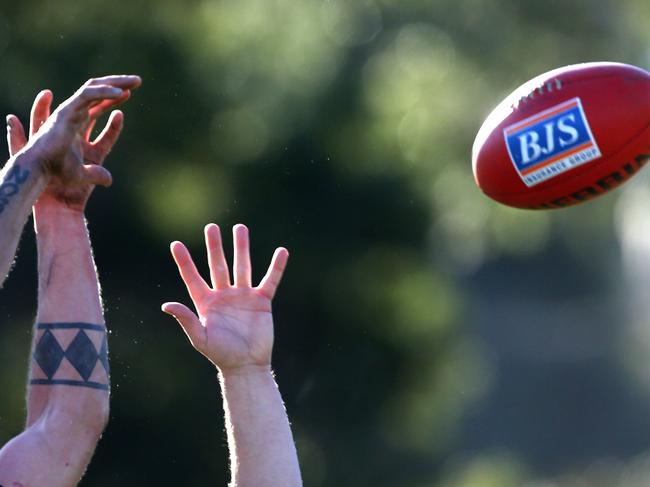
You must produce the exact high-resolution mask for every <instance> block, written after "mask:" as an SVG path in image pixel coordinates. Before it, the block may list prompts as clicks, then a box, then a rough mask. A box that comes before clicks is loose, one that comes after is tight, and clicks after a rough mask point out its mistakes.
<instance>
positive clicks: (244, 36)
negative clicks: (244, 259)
mask: <svg viewBox="0 0 650 487" xmlns="http://www.w3.org/2000/svg"><path fill="white" fill-rule="evenodd" d="M4 3H5V4H3V7H2V9H1V11H0V61H1V62H2V67H3V76H2V77H0V108H2V110H3V112H4V113H9V112H13V113H17V114H19V115H20V116H21V118H22V119H23V120H26V118H27V116H28V113H29V107H30V105H31V101H32V99H33V97H34V95H35V94H36V93H37V91H38V90H40V89H42V88H45V87H47V88H51V89H52V90H53V91H54V93H55V96H56V97H57V100H59V101H60V100H63V99H64V98H65V97H67V96H68V95H69V94H70V93H71V92H72V91H73V90H74V89H76V87H77V86H78V85H79V84H80V83H81V82H83V81H84V80H85V79H87V78H89V77H91V76H96V75H102V74H108V73H137V74H140V75H141V76H142V77H143V79H144V85H143V87H142V88H141V89H140V90H139V91H138V92H136V93H134V96H133V99H132V100H131V101H129V102H128V104H127V105H125V107H124V111H125V113H126V126H125V132H124V134H123V136H122V140H121V141H120V143H119V144H118V146H117V147H116V149H115V150H114V153H113V155H112V156H111V157H110V159H109V161H108V164H109V165H110V169H111V170H112V172H113V174H114V179H115V184H114V186H113V187H112V188H111V189H110V190H108V191H106V190H101V189H100V190H97V192H96V194H95V195H94V196H93V199H92V201H91V205H90V208H89V211H88V216H89V220H90V226H91V231H92V236H93V240H94V246H95V253H96V258H97V263H98V267H99V270H100V275H101V278H102V285H103V289H104V298H105V303H106V315H107V320H108V323H109V326H110V327H111V328H112V334H111V359H112V369H113V379H112V380H113V402H112V415H111V416H112V419H111V423H110V425H109V427H108V429H107V431H106V433H105V435H104V438H103V440H102V441H101V443H100V445H99V448H98V450H97V453H96V455H95V459H94V461H93V463H92V465H91V467H90V469H89V471H88V474H87V476H86V478H85V479H84V481H83V482H82V485H88V486H90V485H93V486H99V487H101V486H109V485H111V486H113V485H120V486H124V487H128V486H136V485H137V486H143V485H156V486H157V485H225V484H226V483H227V479H228V471H227V452H226V448H225V434H224V432H223V426H222V411H221V410H220V406H219V404H220V400H219V391H218V386H217V382H216V378H215V375H216V374H215V372H214V371H213V370H212V369H211V368H210V366H209V365H208V364H207V362H205V360H204V359H203V358H202V357H199V356H198V354H196V353H195V352H194V351H193V350H191V348H190V346H189V345H188V344H187V343H186V340H185V337H184V336H183V335H182V333H181V332H180V330H178V329H177V327H176V325H175V324H174V323H173V322H172V321H171V320H170V319H169V318H168V317H166V316H163V315H162V314H161V313H160V312H159V305H160V303H162V302H163V301H165V300H168V299H172V298H174V299H185V300H186V298H185V291H184V289H183V288H182V286H181V284H180V281H179V279H178V277H177V275H176V272H175V269H174V267H173V265H172V263H171V260H170V258H169V256H168V255H167V243H168V242H169V241H171V240H173V239H179V240H183V241H185V242H187V243H188V244H189V245H190V247H191V248H192V250H193V251H194V253H195V254H196V255H197V256H199V257H198V259H199V261H200V262H201V263H202V264H203V265H204V269H205V259H204V258H203V257H202V253H203V250H202V243H201V239H202V231H201V229H202V226H203V225H204V224H205V223H207V222H209V221H215V222H218V223H219V224H220V225H221V226H222V227H223V228H226V227H228V226H230V225H232V224H234V223H237V222H239V221H243V222H245V223H247V224H248V225H249V226H250V227H251V229H252V232H253V259H254V264H256V266H257V271H258V273H261V270H262V269H263V268H264V266H265V264H266V262H267V260H268V259H269V258H270V256H271V254H272V251H273V248H274V247H275V246H277V245H286V246H287V247H288V248H289V249H290V250H291V251H292V257H291V261H290V264H289V269H288V272H287V275H286V278H285V282H284V283H283V286H282V288H281V290H280V292H279V295H278V297H277V302H276V304H275V314H276V326H277V333H276V336H277V338H276V347H275V359H274V363H275V368H276V371H277V376H278V380H279V383H280V387H281V389H282V391H283V395H284V397H285V400H286V402H287V408H288V411H289V414H290V416H291V419H292V422H293V428H294V433H295V436H296V440H297V444H298V449H299V453H300V456H301V463H302V467H303V474H304V478H305V485H309V486H337V487H338V486H360V485H373V486H377V487H380V486H397V485H399V486H404V487H406V486H414V487H419V486H427V487H428V486H441V487H493V486H499V487H509V486H515V485H524V484H525V485H527V486H529V487H533V486H536V487H539V486H542V485H544V486H547V485H548V486H551V485H552V486H556V485H557V486H578V485H584V484H583V483H581V482H583V481H588V480H589V479H595V478H600V479H603V478H608V479H614V480H611V482H609V483H608V484H606V485H610V486H611V485H625V486H628V485H629V486H632V485H642V484H643V485H647V481H648V479H650V477H649V476H648V473H647V472H648V471H650V469H648V468H647V460H645V458H646V457H645V456H644V455H646V453H644V452H645V451H647V450H648V449H650V424H648V420H647V418H645V416H647V415H646V414H645V411H646V410H647V406H648V394H647V390H646V389H643V388H642V387H641V386H639V385H638V384H637V385H629V386H628V385H626V384H627V382H626V380H627V379H625V377H626V375H625V372H624V371H623V369H624V367H623V366H621V365H620V363H619V358H618V357H619V355H618V354H620V353H621V350H619V349H617V348H616V343H617V342H619V341H620V340H621V337H620V332H619V331H618V330H620V329H621V328H622V327H621V326H618V322H619V321H621V316H622V315H623V312H622V310H621V307H622V306H623V304H621V302H620V301H621V297H620V294H617V291H616V290H617V288H618V287H619V284H620V282H621V279H622V277H621V273H622V270H621V269H620V257H619V254H618V253H617V249H618V247H617V243H616V239H615V234H614V226H613V225H612V207H613V205H614V202H615V200H616V196H613V195H610V196H607V197H604V198H602V199H601V200H598V201H595V202H593V203H589V204H588V205H584V206H583V207H577V208H572V209H568V210H564V211H561V212H552V213H546V212H523V211H517V210H512V209H508V208H505V207H501V206H498V205H497V204H495V203H492V202H491V201H489V200H488V199H487V198H486V197H484V196H483V195H482V194H480V192H479V191H478V189H477V188H476V187H475V185H474V182H473V178H472V174H471V167H470V152H471V145H472V141H473V138H474V136H475V134H476V132H477V130H478V128H479V126H480V124H481V121H482V120H483V119H484V117H485V116H486V115H487V114H488V113H489V111H490V110H491V108H492V107H493V106H495V105H496V104H497V103H498V102H499V101H500V100H501V99H502V98H503V97H504V96H505V95H506V94H507V93H509V92H510V91H511V90H512V89H514V88H515V87H516V86H518V85H519V84H521V83H522V82H524V81H526V80H527V79H529V78H531V77H532V76H534V75H536V74H539V73H541V72H543V71H546V70H549V69H552V68H555V67H557V66H561V65H565V64H570V63H577V62H583V61H591V60H615V61H621V62H629V63H632V64H637V65H641V66H644V67H646V68H647V67H648V65H649V63H650V30H648V28H647V20H648V19H649V18H650V4H649V3H648V2H647V1H645V0H625V1H614V0H601V1H599V2H593V1H588V0H572V1H568V2H567V1H561V0H549V1H546V2H538V1H532V0H531V1H519V0H500V1H487V0H435V1H426V2H425V1H420V0H401V1H399V2H398V1H392V0H355V1H346V0H304V1H301V2H296V1H289V0H239V1H234V0H186V1H183V2H178V1H172V0H158V1H155V2H154V1H152V0H132V1H130V2H128V4H126V3H122V4H119V5H118V4H108V3H106V2H104V1H98V0H87V1H84V2H74V1H71V0H62V1H59V2H47V1H44V0H43V1H39V0H30V1H27V2H13V3H11V2H4ZM34 253H35V252H34V243H33V238H32V236H31V235H30V232H26V235H25V237H24V239H23V243H22V248H21V251H20V255H19V258H18V260H17V266H16V267H17V269H16V270H15V271H14V272H13V274H12V276H11V277H10V279H9V281H8V283H7V285H6V287H5V289H4V290H3V293H2V295H0V316H1V317H2V319H1V321H2V331H1V333H2V339H1V340H0V360H1V362H0V390H1V391H2V398H3V400H2V404H1V405H0V442H2V441H6V440H7V439H8V438H10V437H11V436H13V435H15V434H16V433H17V432H18V431H20V429H21V426H22V416H23V410H24V405H23V400H22V396H23V391H24V378H25V374H26V372H25V369H24V368H23V367H22V365H23V364H26V363H27V358H26V357H27V353H28V345H29V330H30V326H31V320H32V318H33V315H34V309H35V290H34V288H35V277H34V274H35V271H34V269H35V258H34ZM586 297H588V299H587V298H586ZM576 303H577V304H576ZM598 303H604V304H603V305H602V307H601V304H598ZM582 321H585V323H584V324H582V325H576V323H580V322H582ZM553 323H555V324H553ZM572 339H575V340H573V341H572ZM564 343H568V344H569V345H567V349H566V350H565V349H563V348H561V347H560V346H559V345H558V344H564ZM527 347H528V348H527ZM594 350H596V352H594ZM547 352H548V353H547ZM623 355H625V352H624V351H623ZM549 357H551V358H549ZM558 357H559V358H558ZM576 388H578V389H580V392H579V393H577V392H575V390H576ZM644 408H645V409H644ZM586 411H589V413H586ZM612 418H618V419H612ZM603 459H605V460H607V461H608V462H610V463H607V464H606V465H605V467H602V468H601V469H600V470H599V469H598V468H597V467H593V468H592V467H590V465H601V464H602V461H605V460H603ZM611 459H614V460H611ZM598 462H601V463H598ZM611 462H614V463H611ZM616 462H619V463H616ZM644 462H645V463H644ZM612 465H614V466H612ZM626 465H629V466H627V467H626ZM594 469H595V470H594ZM603 469H604V470H603ZM602 471H606V475H605V474H603V475H597V474H594V472H602ZM536 479H537V480H536ZM544 479H547V481H548V482H546V481H545V480H544ZM585 479H586V480H585ZM626 479H627V480H626ZM630 479H631V480H630ZM639 479H641V480H639ZM643 479H645V481H644V480H643ZM594 482H595V481H594ZM615 482H620V483H615ZM634 482H640V483H634ZM589 485H596V483H593V482H592V483H590V484H589ZM603 485H605V484H603Z"/></svg>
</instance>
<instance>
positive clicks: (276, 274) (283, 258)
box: [257, 247, 289, 299]
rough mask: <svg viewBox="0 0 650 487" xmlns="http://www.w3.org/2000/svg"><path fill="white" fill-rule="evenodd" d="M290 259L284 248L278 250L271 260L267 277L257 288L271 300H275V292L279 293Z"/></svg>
mask: <svg viewBox="0 0 650 487" xmlns="http://www.w3.org/2000/svg"><path fill="white" fill-rule="evenodd" d="M288 259H289V251H288V250H287V249H285V248H284V247H279V248H277V249H276V250H275V252H274V254H273V258H272V259H271V265H269V269H268V270H267V271H266V275H265V276H264V278H263V279H262V282H260V285H259V286H257V288H258V289H259V290H260V291H262V293H264V295H265V296H266V297H268V298H269V299H273V296H275V291H277V289H278V286H279V285H280V281H281V280H282V274H283V273H284V269H285V267H286V266H287V260H288Z"/></svg>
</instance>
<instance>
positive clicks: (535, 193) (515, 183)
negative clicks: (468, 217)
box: [472, 63, 650, 209]
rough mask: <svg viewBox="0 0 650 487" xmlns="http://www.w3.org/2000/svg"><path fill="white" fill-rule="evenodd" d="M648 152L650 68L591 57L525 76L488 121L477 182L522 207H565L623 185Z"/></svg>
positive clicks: (475, 153)
mask: <svg viewBox="0 0 650 487" xmlns="http://www.w3.org/2000/svg"><path fill="white" fill-rule="evenodd" d="M648 160H650V73H648V72H646V71H644V70H643V69H640V68H637V67H634V66H630V65H626V64H619V63H586V64H578V65H573V66H566V67H564V68H560V69H556V70H553V71H549V72H548V73H545V74H542V75H541V76H538V77H536V78H534V79H532V80H531V81H529V82H527V83H525V84H524V85H522V86H521V87H520V88H518V89H517V90H515V91H514V92H513V93H512V94H511V95H510V96H508V97H507V98H506V99H505V100H504V101H503V102H502V103H501V104H500V105H499V106H497V108H495V109H494V110H493V111H492V113H491V114H490V115H489V116H488V118H487V119H486V120H485V122H484V123H483V126H482V127H481V129H480V130H479V132H478V135H477V136H476V140H475V141H474V147H473V150H472V167H473V170H474V178H475V180H476V183H477V184H478V186H479V187H480V188H481V190H483V192H484V193H485V194H486V195H488V196H489V197H490V198H493V199H495V200H496V201H498V202H500V203H503V204H505V205H509V206H514V207H517V208H529V209H546V208H548V209H550V208H562V207H566V206H570V205H574V204H577V203H581V202H583V201H587V200H590V199H592V198H594V197H597V196H599V195H601V194H603V193H606V192H607V191H609V190H611V189H613V188H615V187H617V186H618V185H620V184H621V183H623V182H625V181H626V180H627V179H629V178H630V177H631V176H633V175H634V174H635V173H636V172H637V171H638V170H639V169H640V168H641V167H642V166H643V165H644V164H645V163H646V162H647V161H648Z"/></svg>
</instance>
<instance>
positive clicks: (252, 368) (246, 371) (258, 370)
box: [217, 364, 273, 379]
mask: <svg viewBox="0 0 650 487" xmlns="http://www.w3.org/2000/svg"><path fill="white" fill-rule="evenodd" d="M217 370H218V371H219V375H220V376H221V377H222V378H224V379H227V378H231V377H233V378H234V377H259V376H265V375H270V376H273V371H272V369H271V364H266V365H258V364H247V365H241V366H238V367H219V366H217Z"/></svg>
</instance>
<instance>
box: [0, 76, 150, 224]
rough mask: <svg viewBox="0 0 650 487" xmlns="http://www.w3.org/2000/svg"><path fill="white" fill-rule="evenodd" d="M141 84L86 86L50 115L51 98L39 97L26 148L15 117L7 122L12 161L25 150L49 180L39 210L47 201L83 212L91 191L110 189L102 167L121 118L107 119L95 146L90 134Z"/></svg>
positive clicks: (121, 79)
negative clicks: (103, 118)
mask: <svg viewBox="0 0 650 487" xmlns="http://www.w3.org/2000/svg"><path fill="white" fill-rule="evenodd" d="M140 83H141V80H140V78H139V77H138V76H107V77H104V78H95V79H91V80H88V81H87V82H86V83H85V84H84V85H83V86H82V87H81V88H79V90H77V92H76V93H75V94H74V95H72V96H71V97H70V98H68V99H67V100H66V101H64V102H63V103H62V104H61V105H59V107H58V108H57V109H56V110H55V111H54V112H53V113H52V114H50V109H51V106H52V98H53V95H52V92H51V91H49V90H44V91H42V92H41V93H39V94H38V96H37V97H36V99H35V100H34V104H33V107H32V112H31V120H30V137H29V142H28V141H27V137H26V135H25V129H24V128H23V125H22V124H21V122H20V120H19V119H18V117H16V116H15V115H9V116H8V117H7V140H8V143H9V151H10V153H11V155H14V154H16V153H17V152H19V151H21V150H23V149H24V150H31V151H33V153H34V154H35V155H36V157H37V158H38V159H39V161H40V162H41V166H42V169H43V171H44V173H45V174H46V175H47V176H48V177H49V183H48V186H47V188H46V189H45V191H44V192H43V194H42V195H41V197H40V198H39V201H38V202H37V205H38V204H42V203H43V202H48V201H49V202H54V203H60V204H64V205H66V206H67V207H70V208H72V209H75V210H79V211H83V209H84V208H85V204H86V202H87V200H88V197H89V196H90V193H91V192H92V189H93V187H94V186H95V185H97V184H99V185H102V186H109V185H110V184H111V175H110V173H109V172H108V171H107V170H106V169H105V168H104V167H103V166H102V164H103V162H104V159H105V158H106V156H107V155H108V153H109V152H110V150H111V149H112V147H113V145H114V144H115V142H116V140H117V138H118V137H119V134H120V132H121V130H122V123H123V115H122V112H120V111H119V110H115V111H113V112H112V113H111V115H110V118H109V120H108V123H107V125H106V127H105V128H104V130H103V131H102V132H101V133H100V134H99V136H97V138H96V139H95V140H93V141H91V140H90V134H91V131H92V129H93V127H94V125H95V122H96V121H97V119H98V118H99V117H100V116H101V115H103V114H104V113H106V112H107V111H108V110H109V109H111V108H112V107H114V106H116V105H118V104H120V103H122V102H124V101H126V100H127V99H128V98H129V97H130V94H131V90H132V89H135V88H137V87H138V86H139V85H140Z"/></svg>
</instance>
